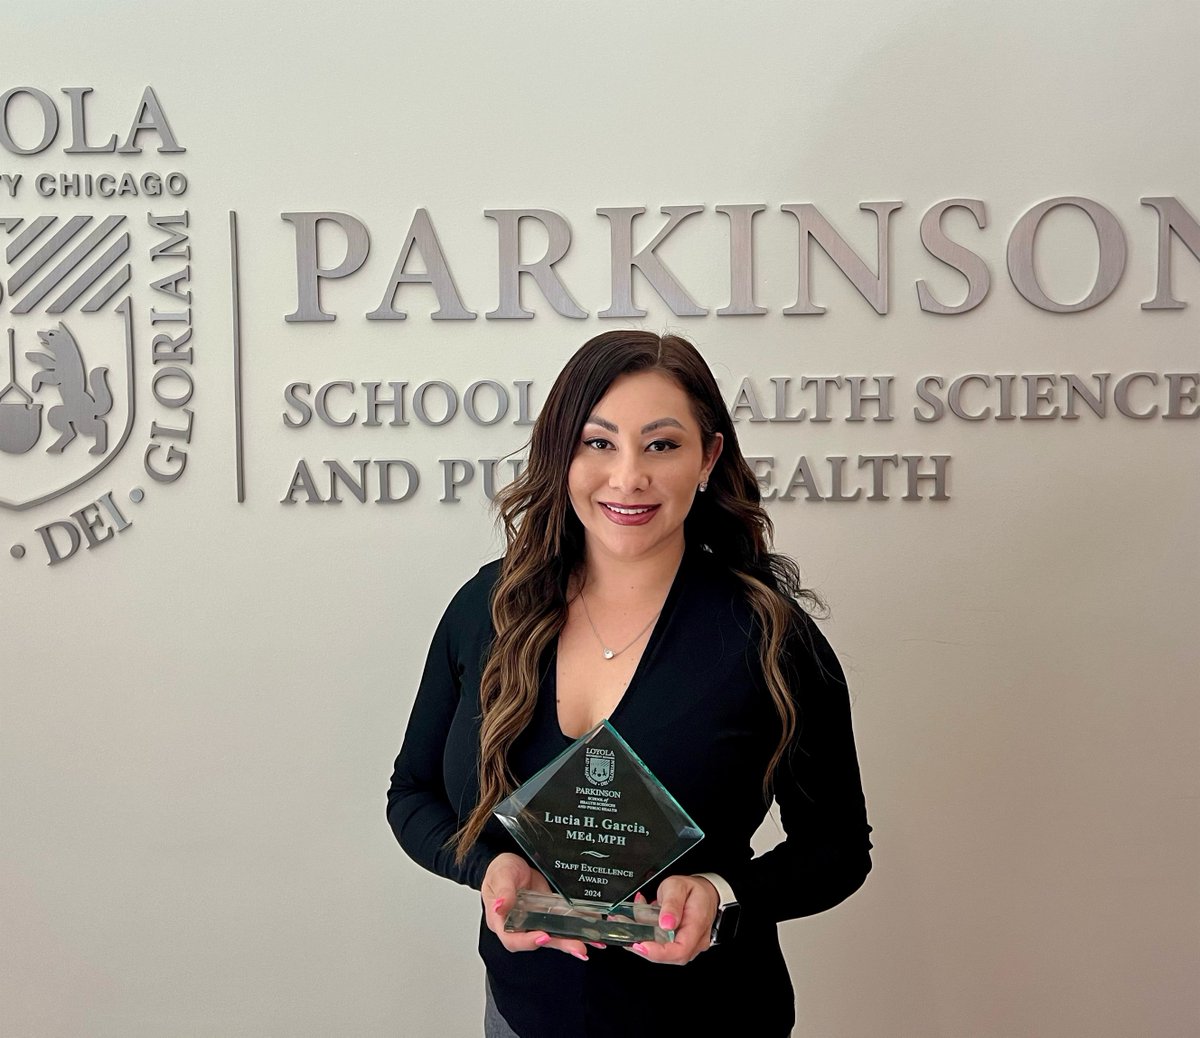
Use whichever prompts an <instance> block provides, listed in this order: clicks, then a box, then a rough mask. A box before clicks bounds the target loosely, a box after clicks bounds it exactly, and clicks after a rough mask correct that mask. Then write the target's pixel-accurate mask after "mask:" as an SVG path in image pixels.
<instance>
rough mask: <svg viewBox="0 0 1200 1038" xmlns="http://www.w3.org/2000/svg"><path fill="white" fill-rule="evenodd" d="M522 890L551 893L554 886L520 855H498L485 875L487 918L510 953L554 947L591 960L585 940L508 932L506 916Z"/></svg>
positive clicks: (545, 934) (544, 933)
mask: <svg viewBox="0 0 1200 1038" xmlns="http://www.w3.org/2000/svg"><path fill="white" fill-rule="evenodd" d="M518 890H533V891H536V892H537V893H539V894H548V893H549V892H550V884H549V883H547V882H546V877H545V876H543V875H542V874H541V873H540V872H538V870H537V869H535V868H534V867H533V866H532V865H530V864H529V862H527V861H526V860H525V859H524V858H522V857H521V856H520V855H519V854H510V853H508V852H505V853H504V854H497V855H496V857H494V858H493V859H492V863H491V864H490V865H489V866H488V867H487V872H485V873H484V875H483V887H482V889H481V890H480V894H481V895H482V897H483V917H484V919H485V920H486V921H487V925H488V929H489V930H491V931H492V933H494V934H495V935H496V937H497V938H498V939H499V941H500V943H501V944H503V945H504V947H505V948H507V949H508V950H509V951H510V952H519V951H537V950H538V949H539V948H552V949H554V950H556V951H561V952H566V953H567V954H568V955H574V956H575V958H577V959H582V960H583V961H584V962H586V961H587V948H586V947H585V946H584V943H583V942H582V941H577V940H569V939H567V938H565V937H551V936H550V935H549V934H548V933H546V932H545V931H544V930H527V931H523V932H521V933H505V932H504V917H505V916H506V915H508V913H509V910H510V909H511V908H512V907H513V905H514V904H516V901H517V891H518Z"/></svg>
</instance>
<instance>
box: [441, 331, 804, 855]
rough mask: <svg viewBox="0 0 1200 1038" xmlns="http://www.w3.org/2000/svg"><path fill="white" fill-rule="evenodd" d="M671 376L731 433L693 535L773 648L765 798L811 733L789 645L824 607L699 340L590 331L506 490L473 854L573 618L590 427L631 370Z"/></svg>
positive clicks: (765, 648) (461, 843)
mask: <svg viewBox="0 0 1200 1038" xmlns="http://www.w3.org/2000/svg"><path fill="white" fill-rule="evenodd" d="M640 371H655V372H661V373H662V374H664V375H667V376H668V377H670V378H672V379H674V380H675V382H676V383H678V385H679V386H680V387H681V388H682V389H683V390H684V392H686V393H687V395H688V398H689V399H690V401H691V406H692V411H693V416H694V417H695V419H696V422H697V424H698V425H699V426H700V430H701V435H702V440H703V447H704V451H705V454H707V453H708V452H709V451H710V450H711V448H712V445H713V441H714V439H715V437H716V434H717V433H720V434H721V436H722V437H723V439H724V447H723V449H722V451H721V455H720V457H719V458H718V459H717V462H716V465H715V467H714V468H713V470H712V472H711V474H710V475H709V477H708V490H707V492H706V493H704V494H701V495H697V497H696V499H695V501H694V503H693V505H692V509H691V511H690V512H689V513H688V515H687V518H686V519H685V520H684V524H683V529H684V539H685V541H686V542H687V544H689V545H691V546H703V547H704V548H705V549H706V550H707V551H708V552H710V553H711V557H712V558H713V559H715V560H716V561H717V562H718V563H720V564H722V565H724V566H725V567H726V568H727V569H728V570H729V572H730V573H732V574H734V575H735V576H736V577H737V578H738V579H739V580H741V582H742V583H743V584H744V585H745V590H746V597H747V599H748V601H749V604H750V606H751V608H752V609H753V611H754V616H755V619H756V622H757V626H758V630H759V632H760V635H761V636H760V640H759V657H760V662H761V665H762V673H763V676H764V678H765V679H766V686H767V689H768V691H769V692H770V695H771V700H772V702H773V704H774V706H775V710H776V713H777V714H778V716H779V728H780V732H779V742H778V744H777V745H776V747H775V752H774V755H773V756H772V758H771V760H770V763H769V764H768V767H767V773H766V775H765V776H764V778H763V795H764V799H768V798H769V797H770V789H771V779H772V777H773V775H774V773H775V769H776V768H777V767H778V765H779V763H780V761H781V760H782V759H783V757H784V755H785V753H786V752H787V749H788V745H789V743H791V741H792V738H793V736H794V735H795V733H796V728H797V715H796V705H795V702H794V700H793V698H792V695H791V692H790V691H789V689H788V686H787V682H786V680H785V677H784V672H783V668H782V661H783V659H784V643H785V641H786V639H787V636H788V634H789V633H790V632H791V631H792V630H793V627H794V625H795V624H796V623H797V620H798V615H797V610H796V604H797V602H799V603H802V604H803V605H805V606H806V607H808V608H809V609H810V610H820V609H822V608H823V604H822V603H821V601H820V599H819V598H818V597H817V595H816V594H815V593H814V592H812V591H810V590H808V589H806V588H804V587H802V586H801V582H800V571H799V569H798V567H797V566H796V564H795V563H794V562H793V561H792V560H791V559H789V558H787V557H786V556H783V555H777V554H775V553H774V552H772V551H771V537H772V533H773V527H772V524H771V520H770V518H769V517H768V515H767V513H766V512H765V511H764V509H763V507H762V495H761V493H760V492H759V486H758V480H757V479H756V478H755V476H754V473H753V471H752V470H751V469H750V466H749V465H748V464H747V462H746V459H745V458H744V457H743V456H742V451H741V448H740V447H739V446H738V441H737V433H736V432H734V429H733V423H732V421H730V418H729V412H728V411H727V410H726V409H725V405H724V403H723V401H722V399H721V393H720V390H719V389H718V388H717V383H716V381H715V380H714V379H713V376H712V372H711V371H709V368H708V365H707V364H706V363H705V362H704V359H703V358H702V357H701V356H700V354H699V353H698V352H697V351H696V348H695V347H694V346H693V345H692V344H691V343H690V342H688V341H687V340H686V339H682V338H680V337H679V336H676V335H663V336H659V335H655V334H653V333H652V332H643V331H612V332H605V333H604V334H602V335H597V336H596V337H595V338H593V339H589V340H588V341H587V342H586V343H584V344H583V346H582V347H580V349H579V350H578V351H577V352H576V354H575V355H574V356H573V357H572V358H571V359H570V360H569V361H567V364H566V367H564V368H563V370H562V372H561V374H560V375H559V376H558V378H557V380H556V381H555V383H554V386H553V388H552V389H551V390H550V395H549V397H548V398H547V400H546V405H545V407H544V408H543V409H542V411H541V413H540V414H539V415H538V418H537V420H536V422H535V423H534V426H533V436H532V438H531V440H530V444H529V461H528V464H527V465H526V467H525V469H524V470H523V471H522V473H521V474H520V476H518V477H517V478H516V479H515V480H514V481H513V482H512V483H510V484H509V485H508V486H507V487H505V488H504V489H503V490H501V491H500V493H499V494H498V495H497V498H496V507H497V511H498V513H499V519H500V523H501V526H502V527H503V529H504V536H505V541H506V543H507V551H506V552H505V555H504V560H503V563H502V564H501V569H500V579H499V581H498V583H497V584H496V587H495V589H494V591H493V593H492V603H491V607H492V623H493V626H494V628H495V638H494V640H493V641H492V644H491V647H490V650H489V653H488V658H487V662H486V664H485V665H484V669H483V677H482V680H481V684H480V690H479V702H480V708H481V711H482V722H481V726H480V737H479V742H480V745H479V801H478V803H477V804H476V805H475V808H474V810H472V812H471V814H470V815H469V816H468V818H467V820H466V822H465V823H464V824H463V826H462V828H461V829H460V830H459V831H458V832H457V833H456V834H455V836H454V837H453V838H452V839H453V842H454V844H455V848H456V853H457V856H458V858H459V860H460V861H461V860H462V859H463V858H464V857H465V855H466V853H467V851H468V850H469V849H470V848H471V846H472V845H473V844H474V843H475V841H476V840H477V839H478V838H479V834H480V833H481V832H482V831H483V827H484V825H485V824H486V823H487V821H488V819H489V818H490V816H491V813H492V810H493V808H495V806H496V805H497V804H498V803H499V802H500V801H501V800H502V799H503V798H504V797H505V796H507V795H508V794H509V792H511V791H512V789H513V788H515V785H516V783H515V780H514V777H513V775H512V773H511V772H510V770H509V767H508V752H509V749H510V748H511V747H512V745H513V743H514V742H515V740H516V739H517V736H518V735H520V733H521V732H522V731H523V730H524V729H525V727H526V726H527V725H528V724H529V722H530V720H531V719H532V717H533V712H534V707H535V705H536V703H537V696H538V688H539V686H540V684H541V673H540V668H541V664H542V661H543V659H544V656H545V651H546V649H547V648H548V647H549V646H550V645H551V643H552V642H553V640H554V639H555V638H557V637H558V634H559V632H560V631H561V630H562V629H563V626H564V624H565V623H566V619H567V605H568V599H567V593H568V585H569V583H570V580H571V577H572V576H573V575H576V574H577V573H578V572H579V570H580V568H581V567H582V565H583V562H584V533H583V526H582V524H581V523H580V522H579V519H578V518H577V517H576V515H575V512H574V509H573V508H572V507H571V503H570V500H569V498H568V496H567V470H568V469H569V468H570V465H571V460H572V458H573V457H574V456H575V452H576V450H577V449H578V446H579V443H580V436H581V434H582V430H583V425H584V423H585V422H586V421H587V419H588V417H589V416H590V415H591V414H592V412H593V411H594V410H595V407H596V404H597V403H598V402H599V400H600V398H601V397H603V396H604V394H605V393H606V392H608V388H609V386H611V385H612V383H613V382H614V381H615V380H616V379H617V378H618V377H619V376H621V375H627V374H632V373H634V372H640Z"/></svg>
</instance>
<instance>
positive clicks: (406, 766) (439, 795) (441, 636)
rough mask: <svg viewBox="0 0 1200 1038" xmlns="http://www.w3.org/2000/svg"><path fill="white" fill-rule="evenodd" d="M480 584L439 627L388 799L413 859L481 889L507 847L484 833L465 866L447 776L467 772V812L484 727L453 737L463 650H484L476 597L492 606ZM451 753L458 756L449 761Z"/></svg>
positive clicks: (467, 590) (463, 594)
mask: <svg viewBox="0 0 1200 1038" xmlns="http://www.w3.org/2000/svg"><path fill="white" fill-rule="evenodd" d="M478 583H479V578H476V580H473V581H471V582H470V583H468V584H467V585H466V586H464V587H463V588H462V590H460V591H459V593H458V594H457V595H455V597H454V600H453V601H452V602H451V603H450V606H449V607H448V608H447V610H446V613H445V615H444V616H443V617H442V619H441V622H440V623H439V624H438V626H437V630H436V631H435V632H434V635H433V642H432V644H431V645H430V646H429V654H428V656H427V657H426V660H425V671H424V673H423V674H422V676H421V684H420V686H419V688H418V690H417V698H416V701H415V703H414V704H413V709H412V714H411V716H410V717H409V721H408V729H407V730H406V732H405V734H404V743H403V745H402V747H401V749H400V755H399V756H398V757H397V758H396V767H395V771H394V772H393V774H392V783H391V787H390V788H389V789H388V797H387V817H388V822H389V823H390V824H391V827H392V831H393V832H394V833H395V834H396V839H397V840H399V841H400V846H401V847H403V848H404V850H405V851H406V852H407V853H408V855H409V857H411V858H412V859H413V860H414V861H415V862H417V863H418V864H419V865H422V866H424V867H425V868H427V869H429V870H430V871H431V872H435V873H437V874H438V875H439V876H445V877H446V878H447V879H452V880H454V881H455V882H456V883H464V884H466V885H467V886H471V887H474V888H475V889H476V890H478V889H479V888H480V887H481V886H482V884H483V877H484V873H485V872H486V871H487V867H488V865H489V864H490V863H491V860H492V859H493V858H494V857H495V856H496V855H497V854H498V853H499V852H500V850H501V848H497V847H493V846H491V844H490V843H489V842H488V840H487V838H486V837H481V838H480V840H479V841H477V842H476V844H475V845H474V846H473V847H472V848H471V849H470V851H468V852H467V856H466V858H465V859H464V860H463V862H462V863H461V864H459V863H458V862H457V861H455V854H454V847H453V845H451V844H450V843H449V841H450V838H451V837H452V836H453V834H454V833H455V832H456V831H457V830H458V827H459V811H457V810H455V807H454V806H452V803H451V797H450V794H449V792H448V791H447V789H446V780H445V775H446V774H447V771H454V772H457V773H459V774H461V775H463V776H465V777H466V781H465V782H464V791H463V796H464V798H466V797H467V795H468V791H470V792H471V795H470V797H469V799H470V803H463V804H461V805H460V810H461V811H462V812H463V813H464V815H465V813H466V812H467V811H469V810H470V808H471V806H472V805H473V804H474V802H475V797H474V795H473V791H474V789H475V788H476V787H475V783H476V780H475V778H474V773H475V768H476V761H475V758H474V756H473V755H471V754H472V750H471V749H470V747H472V746H477V745H478V730H477V729H476V728H475V726H474V725H472V733H473V735H474V741H473V742H472V740H471V739H470V738H467V739H457V740H455V742H454V743H453V744H449V740H450V738H451V727H452V725H453V723H454V719H455V713H456V712H457V710H458V707H459V701H460V697H461V696H462V694H463V688H462V675H463V671H464V669H465V668H464V666H463V661H464V660H465V659H466V656H465V655H464V654H465V653H470V652H472V651H473V652H475V653H476V655H477V656H478V655H480V654H482V652H483V649H484V644H483V637H484V635H483V634H482V633H481V627H483V628H486V624H482V625H481V623H480V621H479V617H478V616H474V615H472V614H473V613H476V612H478V610H479V608H480V602H478V601H475V600H476V599H478V598H480V597H481V596H482V599H483V601H482V608H483V609H486V608H487V600H486V590H484V591H481V590H480V589H479V588H478V587H475V586H474V585H476V584H478ZM463 734H467V733H463ZM448 745H450V746H451V748H450V749H448ZM448 753H449V754H451V755H455V754H456V753H457V756H454V759H452V760H447V754H448ZM460 757H461V759H459V758H460ZM448 765H449V767H448Z"/></svg>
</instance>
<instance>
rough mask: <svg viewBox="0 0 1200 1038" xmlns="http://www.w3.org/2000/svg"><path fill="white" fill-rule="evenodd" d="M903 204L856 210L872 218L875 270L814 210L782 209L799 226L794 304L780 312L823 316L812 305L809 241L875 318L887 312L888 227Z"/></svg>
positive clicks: (871, 205) (804, 206)
mask: <svg viewBox="0 0 1200 1038" xmlns="http://www.w3.org/2000/svg"><path fill="white" fill-rule="evenodd" d="M903 205H904V203H903V202H861V203H859V206H858V207H859V209H866V210H869V211H871V212H873V213H874V214H875V268H876V270H877V271H878V273H876V274H872V273H871V270H870V268H869V267H868V266H867V265H866V263H864V262H863V260H862V259H861V258H860V257H859V255H858V253H856V252H855V251H854V250H853V249H852V248H851V247H850V246H849V245H848V244H847V243H846V239H845V238H843V237H842V236H841V235H840V234H839V233H838V232H837V231H836V230H834V228H833V225H832V224H831V223H830V222H829V221H828V220H826V219H825V217H824V216H822V215H821V213H820V210H818V209H817V207H816V206H814V205H811V204H810V203H808V202H803V203H801V204H799V205H781V206H780V207H779V208H780V209H782V210H783V211H784V212H785V213H791V214H792V215H793V216H794V217H795V218H796V222H797V224H799V226H800V274H799V284H798V289H797V296H796V302H795V303H794V304H792V305H791V306H789V307H788V308H787V309H786V310H784V311H783V312H784V313H785V314H789V315H791V314H823V313H825V307H823V306H817V305H816V304H815V303H814V302H813V301H812V295H811V292H812V289H811V281H810V277H809V259H810V253H811V249H810V247H809V243H810V240H811V241H815V242H816V243H817V244H818V245H820V246H821V248H822V249H824V250H825V254H826V255H827V256H828V257H829V258H830V259H831V260H833V262H834V263H835V264H836V265H837V267H838V269H839V270H840V271H841V272H842V273H843V274H845V275H846V277H847V278H849V280H850V283H851V284H852V285H853V286H854V287H855V289H857V290H858V294H859V295H861V296H862V297H863V298H864V299H865V300H866V301H867V302H868V303H870V304H871V306H872V308H873V309H874V310H875V312H876V313H877V314H886V313H887V312H888V223H889V220H890V218H891V215H892V213H894V212H895V211H896V210H897V209H900V208H901V207H902V206H903Z"/></svg>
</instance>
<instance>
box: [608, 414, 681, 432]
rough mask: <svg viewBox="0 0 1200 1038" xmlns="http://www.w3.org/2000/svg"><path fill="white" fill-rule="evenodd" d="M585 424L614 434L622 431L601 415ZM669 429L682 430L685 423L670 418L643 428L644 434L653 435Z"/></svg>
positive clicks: (661, 419)
mask: <svg viewBox="0 0 1200 1038" xmlns="http://www.w3.org/2000/svg"><path fill="white" fill-rule="evenodd" d="M585 424H586V425H598V426H600V428H601V429H607V430H608V431H609V432H612V433H615V432H620V431H621V430H620V429H618V428H617V427H616V426H615V425H614V424H613V423H612V422H610V421H609V420H608V419H607V418H601V417H600V416H599V415H595V414H594V415H590V416H589V417H588V420H587V422H586V423H585ZM668 427H670V428H675V429H682V428H683V423H682V422H680V421H679V419H677V418H669V417H668V418H656V419H655V420H654V421H652V422H648V423H647V424H646V425H643V426H642V433H643V434H645V433H652V432H654V431H655V430H656V429H666V428H668Z"/></svg>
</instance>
